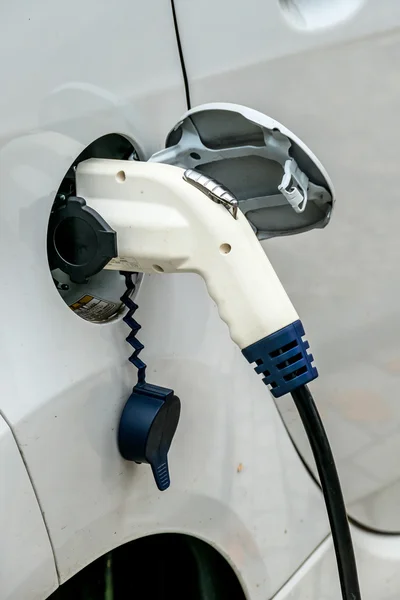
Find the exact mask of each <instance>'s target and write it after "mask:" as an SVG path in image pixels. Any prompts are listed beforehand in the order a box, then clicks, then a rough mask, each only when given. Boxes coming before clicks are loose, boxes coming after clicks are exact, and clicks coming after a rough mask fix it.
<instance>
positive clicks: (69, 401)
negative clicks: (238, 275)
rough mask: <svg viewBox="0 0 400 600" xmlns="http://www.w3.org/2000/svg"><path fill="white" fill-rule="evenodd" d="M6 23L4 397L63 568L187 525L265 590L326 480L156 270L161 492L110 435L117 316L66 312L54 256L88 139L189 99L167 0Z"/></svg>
mask: <svg viewBox="0 0 400 600" xmlns="http://www.w3.org/2000/svg"><path fill="white" fill-rule="evenodd" d="M4 10H5V9H4ZM77 15H80V19H77ZM61 25H62V26H61ZM114 25H117V29H113V28H112V27H113V26H114ZM4 29H5V31H4V36H5V37H3V38H2V40H3V41H2V43H4V44H8V45H9V46H10V50H9V52H11V51H13V52H14V55H13V61H12V63H11V62H10V61H9V59H8V57H7V56H6V53H3V54H2V55H1V56H2V57H1V58H0V61H1V66H2V72H3V73H4V82H3V87H4V89H7V90H9V93H8V94H3V95H2V98H1V100H0V134H1V138H0V203H1V204H0V214H1V219H0V253H1V254H0V255H1V256H2V260H1V261H0V281H1V288H2V293H1V294H0V315H2V317H1V319H2V321H1V336H2V339H1V344H0V364H1V377H0V399H1V400H0V402H1V409H2V410H3V412H4V414H5V415H6V417H7V419H8V421H9V422H10V424H11V426H12V428H13V431H14V434H15V436H16V438H17V440H18V443H19V444H20V447H21V449H22V451H23V453H24V457H25V460H26V464H27V467H28V469H29V474H30V476H31V477H32V478H33V481H34V483H35V489H36V491H37V494H38V498H39V501H40V505H41V509H42V511H43V513H44V515H45V520H46V525H47V527H48V529H49V533H50V537H51V541H52V544H53V546H54V551H55V557H56V561H57V566H58V570H59V574H60V579H61V581H65V580H66V579H67V578H69V577H71V576H72V575H73V574H74V573H76V572H77V571H79V570H80V569H81V568H82V567H84V566H85V565H86V564H88V563H89V562H91V561H92V560H94V559H95V558H96V557H97V556H99V555H101V554H103V553H104V552H106V551H107V550H109V549H111V548H114V547H116V546H118V545H120V544H121V543H123V542H125V541H128V540H131V539H134V538H136V537H138V536H142V535H147V534H150V533H153V532H162V531H183V532H187V533H190V534H193V535H197V536H199V537H201V538H204V539H206V540H208V541H209V542H210V543H211V544H213V545H215V546H216V547H218V548H219V549H220V550H221V551H222V552H223V553H224V554H225V555H226V556H227V558H228V560H230V562H231V563H232V564H233V566H234V568H235V569H236V570H237V572H238V573H239V576H240V577H241V579H242V581H243V584H244V586H245V587H246V589H247V590H248V591H249V596H250V597H251V598H252V599H253V598H254V599H257V598H260V599H261V598H262V599H265V597H266V596H267V597H269V596H271V595H272V594H273V593H274V592H275V591H276V590H277V589H279V587H280V586H281V585H282V584H283V583H284V582H285V581H286V580H287V579H288V577H290V575H291V574H292V573H293V571H294V570H295V569H296V568H297V567H298V565H299V564H300V563H301V562H303V561H304V560H305V559H306V557H307V556H308V555H309V554H310V553H311V552H312V551H313V549H314V548H315V546H316V545H317V544H319V543H320V541H321V540H322V539H323V538H324V537H325V535H326V534H327V532H328V525H327V522H326V518H325V512H324V506H323V503H322V500H321V496H320V493H319V490H318V489H317V487H316V486H315V484H314V483H313V482H312V480H311V479H310V478H309V476H308V475H307V473H306V471H305V469H304V467H303V465H302V464H301V461H300V460H299V458H298V456H297V454H296V451H295V450H294V448H293V446H292V444H291V442H290V440H289V439H288V437H287V435H286V433H285V430H284V427H283V425H282V423H281V421H280V419H279V416H278V414H277V411H276V408H275V406H274V404H273V402H272V401H271V398H270V397H269V395H268V393H267V391H266V389H265V387H264V386H263V384H262V382H261V380H260V379H258V378H257V377H256V376H255V375H254V374H253V371H252V368H251V367H250V366H249V365H247V364H246V362H245V360H244V359H243V358H242V356H241V355H240V353H239V351H238V350H236V349H235V347H234V345H233V343H232V342H231V340H230V339H229V335H228V332H227V329H226V327H225V326H224V325H223V324H222V322H220V320H219V318H218V316H217V312H216V309H215V307H214V306H213V304H212V301H211V300H210V299H209V297H208V295H207V293H206V290H205V288H204V286H203V284H202V283H201V280H200V279H197V278H196V277H194V276H186V275H177V276H165V278H164V277H158V276H157V277H153V278H151V279H149V280H147V281H145V282H144V285H143V289H142V292H141V299H140V301H141V312H140V316H139V319H140V321H141V323H142V325H143V331H142V333H143V335H142V336H141V338H142V339H143V340H144V341H145V342H146V346H147V350H146V359H147V360H148V361H149V363H151V369H150V371H151V372H150V374H149V376H151V380H152V381H154V383H162V384H163V385H170V386H173V387H174V388H175V389H176V392H177V393H178V394H179V395H180V396H181V399H182V403H183V411H182V413H183V414H182V419H181V424H180V427H179V430H178V433H177V437H176V439H175V442H174V445H173V448H172V452H171V456H170V467H171V475H172V481H173V483H172V487H171V489H170V491H168V492H165V493H164V494H159V493H158V492H157V490H156V488H155V485H154V483H153V481H152V477H151V473H150V469H149V468H148V467H146V466H137V465H135V464H131V463H127V462H125V461H123V460H122V459H121V458H120V456H119V454H118V451H117V446H116V428H117V424H118V419H119V415H120V412H121V409H122V406H123V404H124V402H125V400H126V399H127V397H128V394H129V393H130V389H131V387H132V385H133V383H134V382H135V379H134V371H133V368H132V367H131V366H130V365H129V364H128V362H127V357H128V352H129V346H128V345H127V344H126V343H125V336H126V334H127V330H126V327H125V326H124V325H123V324H122V323H113V324H108V325H104V326H100V325H94V324H91V323H88V322H85V321H83V320H82V319H80V318H79V317H78V316H76V315H75V314H73V313H72V311H70V310H69V309H68V308H67V306H66V305H65V303H64V301H63V300H62V299H61V298H60V296H59V294H58V292H57V290H56V289H55V286H54V284H53V282H52V279H51V277H50V273H49V269H48V264H47V256H46V230H47V222H48V217H49V213H50V208H51V205H52V202H53V199H54V194H55V192H56V190H57V188H58V186H59V184H60V181H61V180H62V178H63V176H64V174H65V172H66V171H67V169H68V167H69V166H70V164H71V163H72V162H73V160H74V159H75V158H76V157H77V156H78V155H79V153H80V152H81V151H82V149H83V148H84V147H85V146H86V145H87V144H89V143H90V142H91V141H92V140H93V139H96V138H98V137H100V136H102V135H104V134H106V133H110V132H118V133H121V134H124V135H126V136H127V137H129V138H131V139H132V140H133V141H134V143H135V144H136V146H138V147H139V148H140V149H141V150H142V152H143V155H144V156H150V154H151V153H152V152H154V150H156V149H160V148H161V147H162V143H163V139H164V137H165V135H166V134H167V132H168V131H169V130H170V128H171V126H172V125H173V124H174V123H175V122H176V121H177V119H178V118H179V116H180V115H181V114H182V113H183V112H184V111H185V106H184V102H185V96H184V90H183V87H182V74H181V69H180V62H179V58H178V53H177V48H176V43H175V38H174V32H173V28H172V21H171V14H170V6H169V3H165V2H161V1H158V2H156V3H154V2H153V3H150V4H149V5H147V4H146V3H145V4H143V3H139V2H132V1H130V2H127V1H125V0H121V1H119V2H118V3H117V5H115V4H111V3H101V4H100V5H99V3H97V2H94V1H89V3H86V5H85V7H84V8H83V7H82V3H80V2H78V1H77V0H72V2H70V3H69V4H68V5H64V4H61V3H60V2H48V3H44V2H43V4H42V5H41V6H40V7H39V6H38V5H37V6H35V9H34V10H33V9H32V7H31V5H30V4H29V3H26V2H22V1H19V2H17V4H14V5H12V6H10V7H9V8H8V9H7V12H6V14H5V15H4ZM16 31H18V32H19V35H18V43H17V39H16V36H15V32H16ZM44 31H46V40H45V43H44V42H43V38H44ZM21 40H24V44H23V45H21V44H22V43H21ZM149 49H151V51H147V50H149ZM38 65H41V68H40V69H39V68H38ZM240 465H242V466H240ZM24 600H25V598H24ZM26 600H30V598H27V599H26Z"/></svg>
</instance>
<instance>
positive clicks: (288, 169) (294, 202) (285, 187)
mask: <svg viewBox="0 0 400 600" xmlns="http://www.w3.org/2000/svg"><path fill="white" fill-rule="evenodd" d="M299 188H300V189H299ZM278 190H279V191H280V192H281V194H283V195H284V196H285V198H286V200H287V201H288V202H289V204H290V205H291V206H292V208H293V209H294V210H295V212H297V213H302V212H304V210H305V208H306V206H307V190H308V177H307V175H305V174H304V173H303V171H301V170H300V169H299V167H298V166H297V163H296V161H295V160H293V158H291V159H289V160H286V161H285V166H284V174H283V177H282V181H281V183H280V185H278Z"/></svg>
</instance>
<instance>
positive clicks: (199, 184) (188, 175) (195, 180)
mask: <svg viewBox="0 0 400 600" xmlns="http://www.w3.org/2000/svg"><path fill="white" fill-rule="evenodd" d="M183 179H184V180H185V181H187V182H188V183H190V184H191V185H194V187H196V188H197V189H199V190H200V191H201V192H203V193H204V194H205V195H206V196H208V197H209V198H210V199H211V200H212V201H213V202H216V203H217V204H222V205H223V206H224V207H225V208H226V209H227V210H228V211H229V212H230V214H231V215H232V217H233V218H234V219H237V210H238V201H237V199H236V198H235V196H234V195H233V194H232V192H230V191H229V190H228V189H227V188H226V187H225V186H224V185H222V184H221V183H219V182H218V181H215V179H211V177H207V176H206V175H203V174H202V173H199V172H198V171H194V170H193V169H187V170H186V171H185V172H184V174H183Z"/></svg>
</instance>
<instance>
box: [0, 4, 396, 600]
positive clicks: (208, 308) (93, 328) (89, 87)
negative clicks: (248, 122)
mask: <svg viewBox="0 0 400 600" xmlns="http://www.w3.org/2000/svg"><path fill="white" fill-rule="evenodd" d="M0 14H1V21H0V29H1V38H0V47H1V50H2V52H1V59H0V61H1V73H2V77H1V81H2V93H1V99H0V128H1V135H0V140H1V141H0V249H1V254H0V256H1V258H0V282H1V287H0V306H1V311H0V314H1V325H0V411H1V415H0V464H1V469H0V473H1V475H0V477H1V479H0V499H1V502H0V519H1V521H0V522H1V528H0V530H1V540H0V600H44V599H46V598H54V599H56V598H58V599H60V598H68V599H69V598H77V599H82V600H85V599H86V600H89V599H90V600H98V599H100V598H106V599H108V600H111V599H112V598H114V599H115V600H116V599H117V598H125V597H126V598H128V597H143V598H149V599H153V598H154V600H158V599H169V598H174V600H176V599H179V598H193V599H199V600H206V599H207V600H209V599H212V600H225V599H228V598H229V599H230V600H236V599H237V600H241V599H243V598H247V599H248V600H265V599H266V598H277V600H278V599H279V600H283V599H285V600H294V599H296V600H306V599H307V600H317V599H318V600H320V599H324V600H334V599H337V598H339V597H340V587H339V579H338V574H337V568H336V563H335V555H334V549H333V545H332V541H331V535H330V529H329V523H328V519H327V517H326V510H325V506H324V500H323V496H322V493H321V490H320V487H319V484H318V479H317V476H316V470H315V466H314V462H313V459H312V456H311V453H310V450H309V447H308V441H307V439H306V436H305V434H304V433H303V429H302V426H301V422H300V420H299V418H298V416H297V413H296V410H295V407H294V405H293V403H292V401H291V399H290V397H289V396H285V397H282V398H276V399H274V398H273V396H272V395H270V394H268V393H267V389H266V388H265V386H264V385H263V383H262V381H261V379H258V378H257V377H255V375H254V373H253V369H252V367H251V366H249V365H248V364H246V361H244V360H243V356H242V355H241V352H240V350H239V349H238V348H237V347H236V346H235V345H234V344H233V342H232V340H231V339H230V336H229V332H228V329H227V327H226V325H225V324H224V323H223V322H222V321H221V320H220V318H219V315H218V310H217V307H216V304H215V302H214V301H213V300H212V299H211V298H210V297H209V295H208V293H207V289H206V286H205V285H204V283H203V281H202V280H201V278H200V277H198V276H197V275H196V274H193V273H190V274H189V273H188V274H180V273H179V274H170V273H160V272H157V271H168V269H165V268H164V267H163V266H160V265H157V264H156V265H154V266H155V267H160V268H155V269H154V273H153V274H151V275H148V274H146V275H144V276H143V277H142V276H141V275H134V277H133V279H132V281H134V284H135V286H136V290H135V294H136V295H135V296H134V300H135V302H136V303H137V304H138V305H139V309H138V310H137V312H136V313H135V319H137V321H138V323H140V325H141V327H142V329H141V331H140V333H139V334H138V337H139V339H140V341H141V342H142V343H143V344H144V349H143V351H142V354H141V358H143V360H145V362H146V363H147V365H148V367H147V373H148V378H149V380H150V381H151V383H152V384H155V385H160V386H167V387H168V388H171V389H172V388H173V390H174V391H175V393H176V394H177V395H178V396H179V398H180V401H181V417H180V421H179V425H178V428H177V430H176V433H175V437H174V440H173V443H172V446H171V450H170V452H169V471H170V476H171V485H170V487H169V489H168V490H167V491H163V492H161V491H159V490H158V489H157V487H156V485H155V482H154V478H153V475H152V470H151V469H150V468H149V466H148V465H145V464H136V462H135V461H134V460H133V461H129V460H125V459H124V458H123V457H122V456H121V454H120V452H119V448H118V443H117V432H118V427H119V422H120V417H121V412H122V410H123V407H124V405H125V403H126V401H127V399H128V397H129V395H130V393H131V391H132V387H133V386H134V385H135V383H136V371H135V369H134V366H133V365H132V364H131V363H130V362H129V361H128V358H129V356H130V354H131V352H132V349H131V348H130V346H129V344H127V343H126V341H125V338H126V337H127V335H128V334H129V331H130V330H129V327H128V326H127V324H126V323H125V322H123V320H122V318H123V316H124V314H125V313H124V305H123V304H121V301H120V297H121V296H122V295H123V294H124V290H125V280H124V277H123V276H122V275H121V274H120V270H122V271H123V270H124V269H123V268H121V269H120V270H118V269H114V270H104V271H101V272H100V273H98V274H96V275H95V276H94V277H84V278H83V280H82V281H79V282H76V281H75V282H74V281H72V280H71V279H70V278H69V277H68V276H67V275H66V274H65V273H63V272H61V271H59V270H57V269H55V268H53V267H54V265H52V262H51V257H49V247H48V230H49V220H50V219H51V214H52V211H54V207H55V206H57V202H62V201H63V200H65V198H66V197H67V196H68V195H69V194H71V193H72V192H74V193H75V192H76V191H77V189H76V187H77V185H78V184H79V173H80V172H81V171H80V169H82V167H80V166H79V165H80V164H81V163H82V162H83V161H85V160H86V159H119V160H126V161H139V160H140V161H147V160H149V159H151V161H152V162H156V163H157V161H158V160H159V159H158V158H157V157H159V156H160V154H159V153H160V152H161V151H164V154H163V156H164V157H165V153H166V154H168V148H171V147H172V146H174V145H176V144H179V139H178V138H177V137H176V135H175V136H174V132H175V133H176V132H179V130H182V128H184V127H185V125H186V124H187V121H185V118H186V119H187V114H188V113H187V111H188V109H190V108H192V109H193V108H195V107H202V106H203V105H205V104H206V105H208V104H209V103H216V102H217V103H233V104H235V105H241V106H245V107H250V108H252V109H255V110H257V111H259V113H262V114H263V115H268V117H266V119H269V120H268V123H272V120H271V119H276V121H277V122H278V125H277V127H278V129H277V130H276V131H278V134H276V135H275V133H274V132H275V128H274V126H272V125H271V127H270V129H269V130H268V131H270V132H271V136H272V138H273V139H274V140H276V139H278V138H279V139H278V141H280V142H281V141H282V139H281V137H279V136H280V135H281V132H282V131H290V132H291V131H293V135H294V137H293V138H290V139H291V140H293V139H295V140H298V138H297V136H298V137H299V138H300V139H302V140H303V142H304V143H301V142H298V143H299V148H300V150H299V153H298V155H297V162H298V163H299V165H300V166H301V168H302V169H303V171H304V172H307V174H308V177H309V178H310V181H311V180H312V179H313V177H314V176H315V181H314V183H315V184H316V185H317V184H318V185H319V184H320V185H322V187H323V183H324V182H326V181H329V180H328V176H327V175H325V173H326V172H325V170H323V169H322V167H320V162H319V161H321V162H322V164H323V165H324V167H325V168H326V171H327V173H329V176H330V179H331V180H332V182H333V185H334V187H335V192H336V204H335V208H334V210H333V213H332V218H331V220H330V222H329V225H328V226H327V227H325V225H327V224H328V221H329V219H330V211H331V208H332V202H331V200H332V198H333V192H332V195H328V196H326V197H325V196H324V194H325V192H326V190H328V191H330V188H329V185H330V184H329V185H328V184H327V187H323V189H322V192H321V194H322V195H321V197H320V198H319V197H317V196H318V195H316V196H315V197H314V196H313V197H310V200H309V206H312V202H313V201H314V200H315V203H316V206H319V208H321V205H323V208H322V209H321V210H322V212H321V213H318V215H319V216H318V215H317V213H315V214H314V213H312V214H311V212H312V211H311V209H310V211H311V212H309V213H307V214H308V215H309V216H310V219H311V220H309V221H307V220H305V221H304V222H303V221H302V223H303V227H301V226H300V225H299V226H298V227H297V229H298V230H299V231H303V232H302V233H300V234H299V235H281V234H282V233H296V232H297V231H292V230H291V228H290V227H289V228H288V230H287V231H284V230H285V227H284V226H281V223H279V226H278V225H276V222H275V221H272V225H271V221H270V215H271V214H273V211H272V212H271V211H266V213H265V215H264V217H263V220H262V223H261V224H260V223H258V225H259V226H260V230H265V229H268V227H272V228H273V227H275V230H274V231H273V232H272V233H271V231H269V234H268V235H259V238H260V239H261V243H262V245H263V247H264V249H265V250H266V251H267V253H268V256H269V258H270V260H271V262H272V264H273V266H274V268H275V269H276V272H277V274H278V275H279V278H280V280H281V281H282V283H283V285H284V287H285V289H286V291H287V292H288V294H289V296H290V297H291V299H292V301H293V303H294V305H295V306H296V308H297V310H298V312H299V314H300V315H301V318H302V321H303V324H304V325H305V326H306V329H307V336H308V339H309V341H310V344H311V347H312V350H313V355H314V358H315V364H316V365H317V366H318V369H319V378H318V379H316V380H315V382H313V383H312V384H311V389H312V391H313V393H314V396H315V398H316V401H317V403H318V406H319V408H320V412H321V415H322V418H323V421H324V424H325V426H326V429H327V432H328V434H329V437H330V440H331V443H332V447H333V451H334V455H335V459H336V463H337V466H338V471H339V475H340V478H341V482H342V487H343V491H344V496H345V500H346V505H347V509H348V514H349V518H350V521H351V530H352V537H353V542H354V546H355V553H356V558H357V563H358V569H359V576H360V585H361V592H362V597H363V598H364V600H377V599H378V600H390V599H397V598H398V597H399V596H400V460H399V456H400V405H399V401H398V385H399V383H400V358H399V357H400V325H399V323H400V310H399V306H398V304H399V302H398V298H399V292H400V272H399V269H398V263H399V255H400V242H399V236H398V229H399V227H398V221H397V220H398V219H399V218H400V202H399V200H400V196H399V186H398V172H399V164H398V162H399V161H398V157H397V148H398V132H399V125H400V117H399V110H398V106H399V103H400V78H399V74H398V58H399V55H400V33H399V31H400V30H399V25H400V4H399V3H398V2H396V1H395V0H381V1H380V2H376V1H374V0H330V1H329V2H328V1H327V0H247V1H246V2H238V1H237V0H234V1H232V0H230V1H229V0H198V1H197V2H194V1H192V0H171V1H170V0H151V1H149V2H139V1H138V0H129V1H128V0H115V2H109V1H105V0H97V1H95V0H81V1H79V2H78V1H77V0H70V1H69V2H61V1H60V0H52V1H51V2H50V1H49V0H38V2H36V3H32V2H28V1H27V0H16V1H15V2H13V3H11V4H7V3H3V6H2V7H1V9H0ZM213 106H214V105H213V104H211V107H210V106H209V107H208V108H207V106H206V107H205V108H203V109H201V110H203V112H201V111H200V112H201V114H202V115H203V116H204V120H203V121H202V126H204V131H206V132H208V133H207V135H208V138H207V139H208V142H207V141H206V140H205V138H203V139H202V140H201V142H202V143H204V146H205V148H206V150H207V152H211V151H213V152H214V153H216V154H218V155H219V163H218V164H219V165H220V168H221V172H220V173H219V175H221V177H222V179H224V173H225V174H226V169H225V166H226V163H225V162H224V161H226V155H225V154H224V152H225V151H226V150H227V149H228V150H229V148H232V147H235V145H237V140H238V139H239V138H240V131H241V130H240V127H241V125H240V123H239V122H238V123H237V126H238V129H237V130H235V132H236V133H235V135H233V137H232V136H230V133H231V132H230V130H229V131H228V129H229V128H228V129H227V123H231V119H230V117H228V119H227V120H226V119H225V120H224V119H219V117H218V115H217V117H215V110H214V109H215V107H214V109H213ZM213 110H214V112H213ZM190 114H191V113H190ZM185 115H186V117H185ZM210 115H212V119H210V120H209V121H208V120H207V119H208V117H209V116H210ZM182 116H184V117H183V118H182ZM279 123H281V124H282V126H283V129H279V127H280V125H279ZM218 128H220V129H218ZM216 129H218V130H219V131H220V132H222V133H221V136H222V137H223V135H225V136H226V137H225V138H224V139H226V143H225V145H224V146H223V147H220V146H218V143H214V145H213V143H212V141H210V140H212V139H213V132H215V130H216ZM224 132H225V133H224ZM279 132H280V133H279ZM250 133H251V132H250ZM253 133H254V132H253ZM247 134H248V131H247V130H246V135H247ZM207 135H206V134H205V137H207ZM249 135H250V134H249ZM254 135H255V138H251V135H250V138H251V140H250V138H249V137H247V138H246V139H245V142H243V143H245V144H248V145H250V146H254V147H260V146H262V144H263V143H264V142H260V141H259V140H258V138H257V135H256V134H254ZM282 135H283V137H285V135H286V134H282ZM287 135H289V134H287ZM290 135H291V134H290ZM245 137H246V136H245ZM272 138H271V139H272ZM263 139H264V141H265V138H263ZM166 140H167V147H168V148H167V150H165V145H166ZM249 140H250V141H249ZM242 141H243V140H242ZM296 143H297V142H296ZM308 147H310V148H311V149H312V152H313V154H311V153H309V152H308ZM280 148H281V147H280ZM279 152H280V150H279ZM279 152H278V154H279ZM314 155H315V156H316V157H317V158H315V156H314ZM201 158H202V157H201V156H200V154H199V152H198V150H194V149H193V148H192V147H190V146H189V147H188V149H187V152H186V154H185V161H186V162H185V161H183V163H182V160H183V159H182V157H180V158H179V160H178V159H176V157H175V158H172V159H171V157H170V158H169V159H168V160H166V162H168V161H169V162H172V163H173V164H178V163H179V164H180V165H181V166H188V167H190V168H192V169H194V168H195V167H196V161H199V160H200V159H201ZM212 160H214V158H213V159H212ZM174 161H175V163H174ZM179 161H180V162H179ZM161 162H163V161H161ZM227 162H229V161H227ZM276 164H278V163H276ZM316 165H317V167H316ZM230 168H233V172H234V173H236V175H237V173H238V172H239V171H235V165H233V166H232V165H230ZM316 169H317V171H318V173H319V174H320V175H321V173H322V174H323V181H322V183H321V180H320V179H318V176H317V175H316V172H317V171H316ZM319 169H321V170H319ZM208 173H209V174H211V175H216V173H214V171H213V169H211V170H209V171H208ZM255 173H256V174H255ZM257 173H258V171H257V169H256V170H255V171H254V169H252V168H249V170H248V171H246V169H245V170H244V171H240V180H241V181H242V182H244V183H243V186H244V189H245V190H247V189H250V191H251V194H250V196H251V197H252V198H253V200H254V197H258V196H257V194H256V193H255V192H254V190H252V187H251V186H252V185H253V183H254V181H255V179H254V178H256V176H257ZM282 175H283V170H282V169H281V170H280V171H279V177H278V176H277V175H276V173H275V172H274V173H272V171H271V177H272V178H273V179H274V186H275V187H274V189H275V188H276V187H277V185H278V184H279V183H280V181H281V178H282ZM292 176H293V177H294V178H295V173H294V172H293V173H292ZM121 177H122V176H120V178H121ZM229 177H231V175H230V176H229ZM229 177H228V179H229ZM325 177H326V179H325ZM216 179H218V177H217V176H216ZM300 179H301V177H300ZM300 179H299V181H300ZM96 185H97V184H95V183H93V186H94V187H93V189H96V190H98V189H100V188H98V187H97V188H96ZM81 186H83V183H82V184H81ZM82 189H83V188H82ZM324 190H325V191H324ZM78 191H79V189H78ZM314 191H315V190H314ZM93 193H94V194H95V191H94V192H93ZM96 193H100V192H96ZM271 193H272V192H271ZM274 193H276V194H278V191H276V192H274ZM315 194H317V192H315ZM282 198H283V196H282ZM318 198H319V200H318ZM246 199H247V195H246V193H245V194H244V196H243V197H242V198H239V209H240V208H241V209H242V210H243V212H244V213H246V215H247V216H248V217H249V221H250V222H252V219H251V215H250V213H251V211H252V209H251V208H249V206H246V205H245V201H246ZM319 201H320V205H318V202H319ZM277 202H278V205H279V206H281V205H282V202H283V200H282V199H281V200H280V201H277ZM252 206H253V208H254V205H252ZM274 206H275V205H274ZM287 207H288V211H292V208H291V207H289V205H287ZM256 208H257V207H256ZM258 208H259V207H258ZM272 208H273V207H272ZM221 210H222V209H221ZM316 210H317V209H316ZM318 210H319V209H318ZM287 214H289V212H287ZM290 214H292V213H290ZM293 214H295V213H294V212H293ZM298 217H299V219H301V218H302V217H301V215H298ZM317 217H318V218H317ZM252 225H253V228H254V229H255V230H256V229H257V219H253V222H252ZM261 225H262V226H261ZM270 238H271V239H270ZM225 249H226V247H225ZM223 250H224V248H223V247H222V245H221V252H222V251H223ZM68 251H69V247H68V248H67V250H66V256H67V257H68ZM228 252H229V248H228ZM49 261H50V262H49ZM131 270H133V269H131ZM138 270H140V269H138ZM245 271H246V269H243V272H245ZM232 293H234V292H232Z"/></svg>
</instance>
